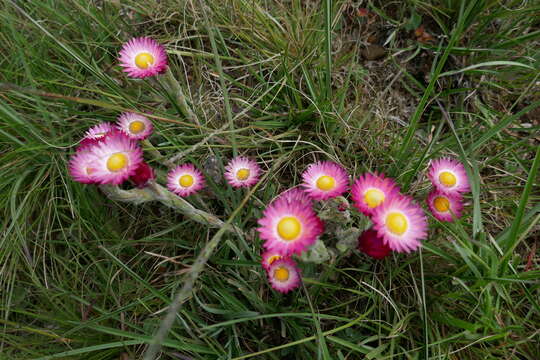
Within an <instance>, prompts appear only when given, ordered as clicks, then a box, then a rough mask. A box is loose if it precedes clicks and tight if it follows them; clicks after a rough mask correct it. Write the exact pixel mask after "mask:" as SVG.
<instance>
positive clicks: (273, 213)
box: [257, 199, 324, 256]
mask: <svg viewBox="0 0 540 360" xmlns="http://www.w3.org/2000/svg"><path fill="white" fill-rule="evenodd" d="M258 223H259V225H260V227H259V228H258V229H257V230H258V231H259V235H260V237H261V239H264V240H265V243H264V245H263V246H264V247H265V248H266V249H267V250H270V251H275V252H277V253H279V254H281V255H286V256H287V255H290V254H293V253H297V254H299V253H301V252H302V251H304V250H305V249H306V248H307V247H309V246H311V245H312V244H313V243H314V242H315V241H316V240H317V237H318V236H319V235H321V234H322V233H323V230H324V225H323V223H322V221H321V220H320V219H319V218H318V217H317V215H316V214H315V212H314V211H313V209H312V208H311V207H310V206H308V205H305V204H302V203H299V202H289V201H287V200H285V199H278V200H276V201H274V202H273V203H271V204H270V205H268V207H267V208H266V209H265V210H264V212H263V217H262V218H261V219H259V221H258Z"/></svg>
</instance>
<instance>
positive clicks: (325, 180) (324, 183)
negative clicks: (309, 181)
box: [317, 175, 336, 191]
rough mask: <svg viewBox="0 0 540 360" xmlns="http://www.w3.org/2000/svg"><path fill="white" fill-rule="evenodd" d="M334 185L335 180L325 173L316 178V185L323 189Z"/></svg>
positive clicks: (329, 188)
mask: <svg viewBox="0 0 540 360" xmlns="http://www.w3.org/2000/svg"><path fill="white" fill-rule="evenodd" d="M335 186H336V180H335V179H334V178H333V177H331V176H327V175H323V176H321V177H320V178H318V179H317V187H318V188H319V189H321V190H323V191H328V190H332V189H333V188H334V187H335Z"/></svg>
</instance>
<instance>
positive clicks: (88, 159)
mask: <svg viewBox="0 0 540 360" xmlns="http://www.w3.org/2000/svg"><path fill="white" fill-rule="evenodd" d="M94 161H96V157H95V156H94V155H93V154H92V153H91V152H90V151H78V152H77V153H75V154H74V155H72V156H71V159H70V160H69V166H68V168H69V174H70V175H71V177H72V178H73V180H75V181H77V182H80V183H83V184H94V183H96V179H95V178H94V177H93V173H94V172H95V170H96V169H95V168H94V167H93V165H92V163H93V162H94Z"/></svg>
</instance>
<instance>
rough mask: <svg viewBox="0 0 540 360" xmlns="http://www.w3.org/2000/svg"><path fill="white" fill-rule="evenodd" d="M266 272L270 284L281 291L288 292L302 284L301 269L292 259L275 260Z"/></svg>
mask: <svg viewBox="0 0 540 360" xmlns="http://www.w3.org/2000/svg"><path fill="white" fill-rule="evenodd" d="M266 274H267V275H268V281H269V282H270V285H272V287H273V288H274V290H277V291H279V292H280V293H283V294H286V293H288V292H289V291H291V290H293V289H295V288H297V287H298V286H300V270H299V269H298V267H297V266H296V263H295V262H294V261H293V260H291V259H286V258H283V259H279V260H275V261H274V262H272V265H270V267H269V268H268V270H267V271H266Z"/></svg>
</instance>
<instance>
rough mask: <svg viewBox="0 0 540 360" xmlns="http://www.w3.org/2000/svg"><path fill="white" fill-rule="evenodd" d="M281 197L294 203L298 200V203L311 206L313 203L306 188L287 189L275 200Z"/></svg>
mask: <svg viewBox="0 0 540 360" xmlns="http://www.w3.org/2000/svg"><path fill="white" fill-rule="evenodd" d="M281 199H283V200H285V201H288V202H293V203H294V202H297V203H300V204H303V205H306V206H309V207H311V206H312V205H313V199H311V198H310V197H309V195H308V194H307V193H306V192H305V191H304V190H302V189H300V188H297V187H295V188H292V189H288V190H285V191H284V192H282V193H281V194H280V195H279V196H278V198H277V199H276V200H275V201H278V200H281Z"/></svg>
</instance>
